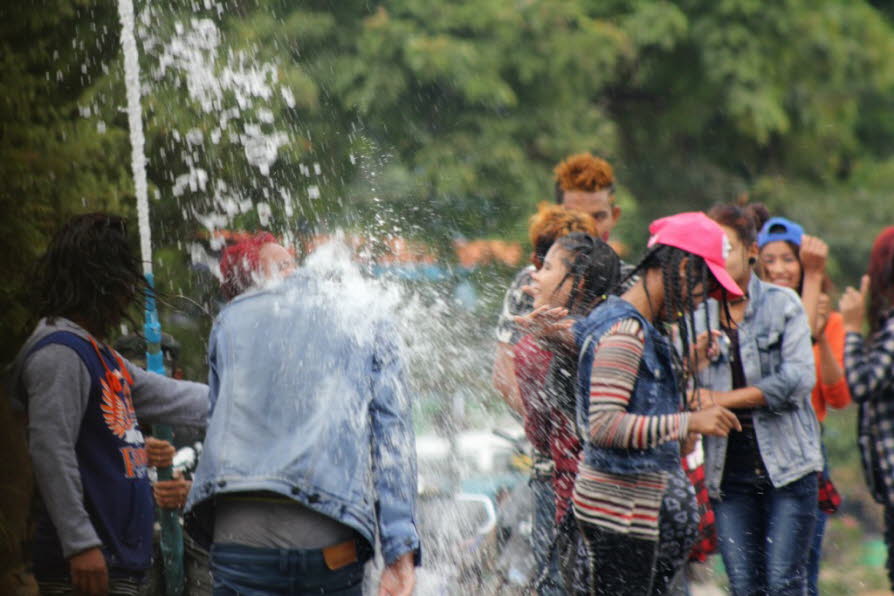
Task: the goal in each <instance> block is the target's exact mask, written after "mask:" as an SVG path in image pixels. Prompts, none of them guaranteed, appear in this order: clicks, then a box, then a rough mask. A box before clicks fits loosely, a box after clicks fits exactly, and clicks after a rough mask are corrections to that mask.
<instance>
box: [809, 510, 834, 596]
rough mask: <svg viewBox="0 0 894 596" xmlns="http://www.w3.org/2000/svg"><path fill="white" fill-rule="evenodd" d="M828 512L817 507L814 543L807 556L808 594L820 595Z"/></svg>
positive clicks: (810, 595)
mask: <svg viewBox="0 0 894 596" xmlns="http://www.w3.org/2000/svg"><path fill="white" fill-rule="evenodd" d="M828 517H829V516H828V514H826V513H825V512H823V511H820V509H819V507H817V509H816V525H815V526H814V528H813V544H811V545H810V554H809V555H808V556H807V596H819V593H820V592H819V571H820V562H822V560H823V537H824V536H825V534H826V521H827V519H828Z"/></svg>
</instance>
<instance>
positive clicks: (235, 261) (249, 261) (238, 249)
mask: <svg viewBox="0 0 894 596" xmlns="http://www.w3.org/2000/svg"><path fill="white" fill-rule="evenodd" d="M278 242H279V241H278V240H277V239H276V237H275V236H274V235H273V234H271V233H270V232H258V233H257V234H255V235H254V236H251V237H250V238H246V239H245V240H240V241H239V242H237V243H236V244H231V245H230V246H228V247H226V248H225V249H224V251H223V253H222V254H221V255H220V275H221V278H222V279H221V282H220V283H221V291H223V295H224V298H226V299H227V300H232V299H233V298H235V297H236V296H238V295H239V294H241V293H242V292H244V291H245V290H247V289H248V288H250V287H251V286H252V284H253V283H254V279H253V278H254V276H255V275H257V274H258V273H260V259H259V254H260V252H261V247H262V246H264V245H265V244H277V243H278Z"/></svg>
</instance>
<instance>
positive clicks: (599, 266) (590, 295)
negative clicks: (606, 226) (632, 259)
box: [556, 232, 621, 315]
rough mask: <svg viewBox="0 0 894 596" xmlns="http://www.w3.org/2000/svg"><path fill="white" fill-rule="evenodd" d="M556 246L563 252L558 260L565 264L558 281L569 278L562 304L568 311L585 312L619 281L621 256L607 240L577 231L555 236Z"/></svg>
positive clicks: (593, 306) (574, 312)
mask: <svg viewBox="0 0 894 596" xmlns="http://www.w3.org/2000/svg"><path fill="white" fill-rule="evenodd" d="M556 245H557V246H558V247H560V248H561V249H562V250H563V251H565V256H564V258H563V259H562V260H563V262H564V263H565V265H566V266H567V267H568V273H566V274H565V277H564V278H563V279H562V282H561V283H562V284H564V283H565V280H567V279H571V293H570V295H569V296H568V303H567V304H566V305H565V306H566V308H567V309H568V311H569V312H570V313H571V314H579V315H586V314H587V313H589V312H590V311H591V310H593V309H594V308H595V307H596V306H597V305H598V304H599V303H600V302H602V301H603V300H605V297H606V296H607V295H608V294H609V293H611V292H612V290H614V288H615V287H616V286H617V285H618V283H619V282H620V281H621V259H620V257H618V255H617V253H616V252H615V251H614V250H613V249H612V247H611V246H609V245H608V243H606V242H604V241H602V240H601V239H599V238H597V237H595V236H593V235H588V234H581V233H580V232H575V233H572V234H568V235H567V236H564V237H563V238H559V239H558V240H557V241H556ZM559 285H560V286H561V284H559Z"/></svg>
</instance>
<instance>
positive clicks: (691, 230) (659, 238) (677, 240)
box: [648, 211, 743, 298]
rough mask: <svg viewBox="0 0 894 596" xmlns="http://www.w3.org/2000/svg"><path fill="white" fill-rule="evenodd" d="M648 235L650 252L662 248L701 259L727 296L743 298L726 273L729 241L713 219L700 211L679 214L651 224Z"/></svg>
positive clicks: (729, 248) (736, 285)
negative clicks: (670, 248) (658, 245)
mask: <svg viewBox="0 0 894 596" xmlns="http://www.w3.org/2000/svg"><path fill="white" fill-rule="evenodd" d="M649 234H651V236H650V237H649V245H648V246H649V247H650V248H651V247H653V246H655V245H656V244H664V245H665V246H673V247H675V248H679V249H680V250H685V251H686V252H688V253H692V254H694V255H698V256H700V257H702V258H703V259H704V260H705V263H707V264H708V269H710V270H711V274H712V275H713V276H714V279H716V280H717V281H718V282H719V283H720V285H721V286H723V288H724V289H725V290H726V292H727V294H729V295H730V296H732V297H734V298H737V297H739V296H742V294H743V292H742V288H740V287H739V286H738V284H736V282H734V281H733V278H732V277H730V274H729V273H727V272H726V257H727V256H728V255H729V253H730V251H731V250H732V246H731V245H730V243H729V238H727V237H726V234H725V233H724V232H723V229H722V228H721V227H720V226H719V225H718V224H717V222H715V221H714V220H713V219H711V218H710V217H708V216H707V215H705V214H704V213H702V212H700V211H693V212H689V213H678V214H677V215H671V216H669V217H662V218H661V219H656V220H655V221H653V222H652V223H651V224H650V225H649ZM719 294H720V292H719V290H718V291H717V292H716V293H714V294H712V295H711V297H712V298H719V297H720V296H719Z"/></svg>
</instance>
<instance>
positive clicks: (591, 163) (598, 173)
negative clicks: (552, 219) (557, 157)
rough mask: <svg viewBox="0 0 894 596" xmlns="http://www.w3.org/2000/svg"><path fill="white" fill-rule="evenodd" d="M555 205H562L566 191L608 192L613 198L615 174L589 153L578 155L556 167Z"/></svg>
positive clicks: (599, 159) (608, 165) (568, 158)
mask: <svg viewBox="0 0 894 596" xmlns="http://www.w3.org/2000/svg"><path fill="white" fill-rule="evenodd" d="M553 172H554V173H555V175H556V203H558V204H559V205H561V204H562V201H563V200H564V195H565V191H566V190H578V191H584V192H596V191H599V190H608V191H609V195H611V196H612V197H613V195H614V191H615V173H614V171H613V170H612V167H611V164H609V163H608V162H607V161H605V160H604V159H602V158H600V157H596V156H594V155H592V154H590V153H578V154H576V155H571V156H569V157H567V158H565V160H564V161H562V162H561V163H559V165H557V166H556V168H555V170H553Z"/></svg>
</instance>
